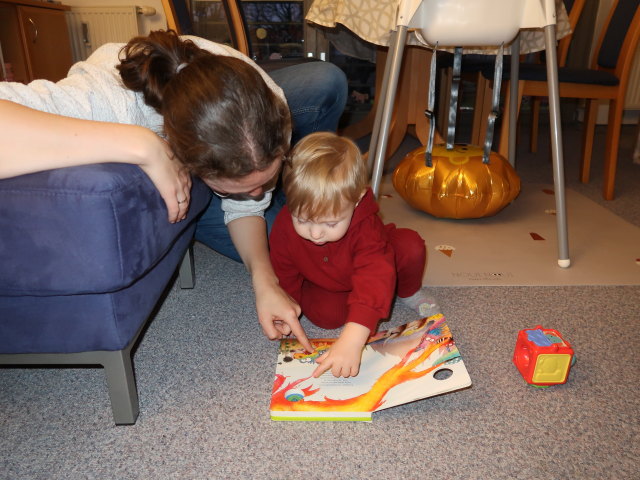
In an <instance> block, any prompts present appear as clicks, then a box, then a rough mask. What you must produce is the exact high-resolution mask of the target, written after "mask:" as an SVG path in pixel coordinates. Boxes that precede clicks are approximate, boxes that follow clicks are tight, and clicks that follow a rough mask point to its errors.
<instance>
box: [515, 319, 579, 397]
mask: <svg viewBox="0 0 640 480" xmlns="http://www.w3.org/2000/svg"><path fill="white" fill-rule="evenodd" d="M572 361H573V349H572V348H571V345H570V344H569V342H567V341H566V340H564V339H563V338H562V335H560V333H559V332H558V331H557V330H552V329H547V328H542V327H541V326H540V325H538V326H537V327H535V328H530V329H524V330H520V332H518V340H517V342H516V348H515V351H514V352H513V363H514V364H515V366H516V367H517V368H518V370H519V371H520V373H521V374H522V376H523V377H524V379H525V380H526V381H527V383H530V384H531V385H536V386H540V387H546V386H549V385H557V384H559V383H565V382H566V381H567V377H568V376H569V371H570V370H571V363H572Z"/></svg>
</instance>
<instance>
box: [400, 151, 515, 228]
mask: <svg viewBox="0 0 640 480" xmlns="http://www.w3.org/2000/svg"><path fill="white" fill-rule="evenodd" d="M425 151H426V147H420V148H418V149H416V150H414V151H412V152H410V153H409V154H407V156H406V157H405V158H404V159H403V160H402V161H401V162H400V164H399V165H398V166H397V167H396V169H395V171H394V173H393V186H394V188H395V189H396V191H397V192H398V193H399V194H400V196H401V197H402V198H403V199H404V200H405V201H406V202H407V203H408V204H409V205H411V206H412V207H414V208H417V209H419V210H422V211H424V212H427V213H430V214H431V215H433V216H435V217H440V218H480V217H488V216H491V215H495V214H496V213H498V212H499V211H500V210H502V209H503V208H504V207H505V206H507V205H508V204H509V203H511V201H513V199H514V198H516V197H517V196H518V193H520V177H518V174H517V173H516V171H515V170H514V169H513V167H512V166H511V164H510V163H509V162H508V161H507V160H506V159H505V158H504V157H502V156H501V155H499V154H498V153H496V152H491V155H490V157H489V163H483V162H482V148H481V147H478V146H475V145H464V144H460V145H454V148H453V150H447V148H446V146H445V145H435V146H434V147H433V152H432V163H433V166H432V167H427V166H426V164H425Z"/></svg>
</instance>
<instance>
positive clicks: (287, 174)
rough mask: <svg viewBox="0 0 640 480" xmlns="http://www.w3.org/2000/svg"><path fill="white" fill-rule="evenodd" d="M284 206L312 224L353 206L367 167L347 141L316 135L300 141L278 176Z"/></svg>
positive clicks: (332, 135) (364, 184) (362, 187)
mask: <svg viewBox="0 0 640 480" xmlns="http://www.w3.org/2000/svg"><path fill="white" fill-rule="evenodd" d="M282 178H283V188H284V193H285V195H286V197H287V206H288V208H289V211H290V212H291V213H292V214H293V215H296V216H297V215H300V214H302V215H304V216H305V218H307V219H309V220H314V219H317V218H319V217H321V216H322V215H327V214H334V215H335V214H337V213H339V212H340V211H341V210H342V209H343V208H344V207H345V203H348V204H354V205H355V204H356V203H357V202H358V200H360V198H361V196H362V193H363V192H364V190H365V189H366V187H367V185H368V183H369V178H368V169H367V164H366V162H365V161H364V159H363V158H362V155H361V153H360V149H359V148H358V146H357V145H356V144H355V143H354V142H353V141H352V140H350V139H348V138H345V137H340V136H338V135H336V134H335V133H331V132H316V133H312V134H310V135H307V136H306V137H304V138H303V139H302V140H300V141H299V142H298V143H297V144H296V146H295V147H294V148H293V150H292V151H291V155H290V157H289V159H288V160H287V161H286V162H285V166H284V171H283V174H282Z"/></svg>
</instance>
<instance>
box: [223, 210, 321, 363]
mask: <svg viewBox="0 0 640 480" xmlns="http://www.w3.org/2000/svg"><path fill="white" fill-rule="evenodd" d="M227 227H228V228H229V234H230V235H231V239H232V240H233V244H234V245H235V247H236V249H237V250H238V253H239V254H240V258H242V261H243V262H244V264H245V266H246V267H247V269H248V270H249V272H250V273H251V280H252V282H253V290H254V292H255V294H256V310H257V313H258V321H259V322H260V326H261V327H262V331H263V332H264V334H265V335H266V337H267V338H269V339H270V340H278V339H280V338H282V336H283V335H290V334H293V335H295V337H296V338H297V339H298V341H299V342H300V343H301V344H302V346H303V347H304V348H305V349H306V350H307V351H309V352H312V351H313V346H312V345H311V342H309V339H308V338H307V335H306V334H305V333H304V329H303V328H302V325H300V320H298V317H299V316H300V305H298V304H297V303H296V301H295V300H294V299H292V298H291V297H290V296H289V295H288V294H287V293H286V292H285V291H284V290H283V289H282V288H281V287H280V285H279V283H278V277H277V276H276V274H275V273H274V271H273V267H272V266H271V260H270V258H269V249H268V247H267V228H266V224H265V221H264V218H262V217H255V216H248V217H241V218H237V219H235V220H233V221H231V222H229V224H228V225H227Z"/></svg>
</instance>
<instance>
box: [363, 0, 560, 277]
mask: <svg viewBox="0 0 640 480" xmlns="http://www.w3.org/2000/svg"><path fill="white" fill-rule="evenodd" d="M555 8H556V7H555V0H400V1H399V5H398V15H397V21H396V24H397V27H396V30H395V31H394V32H392V35H391V43H390V46H389V55H388V57H387V62H386V65H385V71H384V75H383V80H382V88H381V98H380V99H379V105H380V106H381V108H379V109H378V111H377V112H376V118H375V122H374V126H373V131H372V134H371V144H370V148H369V161H370V162H373V172H372V188H373V191H374V193H375V194H376V195H377V194H378V193H379V189H380V181H381V178H382V171H383V166H384V157H385V152H386V149H387V141H388V137H389V129H390V123H391V116H392V112H393V105H394V100H395V94H396V89H397V84H398V77H399V73H400V65H401V62H402V55H403V52H404V47H405V45H406V43H407V34H408V30H409V29H411V30H415V31H417V32H416V35H417V36H418V37H419V38H420V37H421V41H425V42H426V43H427V44H428V45H429V46H430V47H432V48H433V47H436V45H437V47H438V48H455V47H475V48H477V47H493V48H494V49H495V48H496V47H498V46H500V45H502V44H504V45H508V44H511V50H512V55H511V77H512V78H511V85H513V86H517V85H518V65H519V59H518V57H519V53H520V44H519V36H518V32H519V31H520V30H521V29H523V28H540V29H543V30H544V36H545V50H546V62H547V78H548V79H549V116H550V131H551V150H552V160H553V176H554V186H555V188H554V190H555V201H556V223H557V225H556V227H557V235H558V265H559V266H560V267H563V268H564V267H568V266H569V265H570V259H569V247H568V238H567V220H566V204H565V188H564V166H563V153H562V142H561V139H562V131H561V125H560V103H559V98H560V97H559V93H558V65H557V58H556V56H557V55H556V54H557V52H556V32H555V27H556V10H555ZM488 53H491V52H490V51H489V50H488ZM510 98H511V101H510V102H509V104H510V109H511V110H510V112H511V114H510V115H509V118H510V125H509V160H510V162H511V163H512V164H513V159H514V158H515V119H516V117H517V115H516V113H515V112H514V110H515V109H516V108H517V100H516V98H517V88H512V89H511V97H510Z"/></svg>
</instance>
